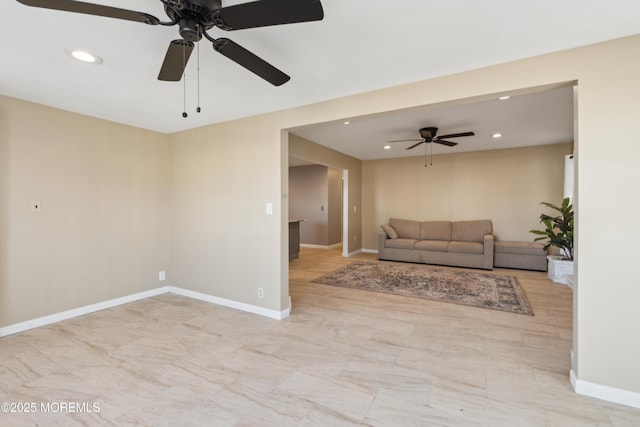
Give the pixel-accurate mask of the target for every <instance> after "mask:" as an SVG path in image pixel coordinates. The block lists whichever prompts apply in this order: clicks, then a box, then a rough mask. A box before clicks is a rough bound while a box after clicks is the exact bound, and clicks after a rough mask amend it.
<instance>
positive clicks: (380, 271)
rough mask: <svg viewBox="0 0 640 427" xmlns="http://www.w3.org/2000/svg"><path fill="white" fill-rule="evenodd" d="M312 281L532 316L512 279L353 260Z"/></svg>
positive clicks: (520, 290)
mask: <svg viewBox="0 0 640 427" xmlns="http://www.w3.org/2000/svg"><path fill="white" fill-rule="evenodd" d="M312 282H315V283H322V284H325V285H333V286H342V287H345V288H354V289H363V290H367V291H376V292H385V293H388V294H395V295H403V296H408V297H416V298H425V299H430V300H435V301H443V302H452V303H456V304H464V305H470V306H473V307H482V308H489V309H492V310H501V311H508V312H510V313H516V314H526V315H529V316H533V310H532V309H531V305H530V304H529V300H528V299H527V296H526V295H525V294H524V292H523V291H522V288H520V284H519V283H518V281H517V280H516V278H515V277H513V276H501V275H497V274H489V273H477V272H475V271H463V270H462V271H461V270H449V269H444V268H439V269H435V268H432V267H428V266H423V265H415V264H403V263H386V262H385V263H374V262H364V261H356V262H353V263H351V264H349V265H347V266H344V267H342V268H339V269H338V270H335V271H333V272H331V273H329V274H326V275H324V276H322V277H318V278H317V279H314V280H312Z"/></svg>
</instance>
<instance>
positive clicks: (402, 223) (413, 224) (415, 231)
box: [389, 218, 420, 240]
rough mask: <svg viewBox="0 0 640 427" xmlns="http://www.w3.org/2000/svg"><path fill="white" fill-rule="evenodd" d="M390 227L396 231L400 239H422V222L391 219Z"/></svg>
mask: <svg viewBox="0 0 640 427" xmlns="http://www.w3.org/2000/svg"><path fill="white" fill-rule="evenodd" d="M389 225H390V226H392V227H393V228H394V230H396V232H397V233H398V237H401V238H403V239H414V240H419V239H420V221H412V220H410V219H397V218H391V219H390V220H389Z"/></svg>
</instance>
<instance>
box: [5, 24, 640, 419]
mask: <svg viewBox="0 0 640 427" xmlns="http://www.w3.org/2000/svg"><path fill="white" fill-rule="evenodd" d="M639 48H640V37H637V36H636V37H629V38H624V39H620V40H615V41H610V42H605V43H600V44H596V45H591V46H586V47H581V48H575V49H571V50H567V51H561V52H556V53H552V54H545V55H541V56H537V57H533V58H528V59H521V60H518V61H514V62H509V63H505V64H501V65H495V66H490V67H486V68H482V69H477V70H472V71H467V72H463V73H459V74H453V75H448V76H445V77H439V78H434V79H427V80H423V81H419V82H415V83H411V84H406V85H402V86H396V87H391V88H387V89H382V90H377V91H373V92H368V93H363V94H359V95H352V96H348V97H345V98H340V99H337V100H331V101H326V102H320V103H316V104H312V105H307V106H303V107H297V108H293V109H289V110H283V111H278V112H274V113H267V114H262V115H258V116H254V117H250V118H245V119H239V120H233V121H228V122H225V123H219V124H215V125H210V126H205V127H201V128H197V129H192V130H188V131H183V132H177V133H173V134H163V133H159V132H153V131H147V130H143V129H139V128H134V127H131V126H126V125H121V124H116V123H113V122H108V121H106V120H101V119H97V118H88V117H85V116H81V115H78V114H74V113H69V112H65V111H61V110H56V109H53V108H50V107H45V106H42V105H37V104H34V103H30V102H27V101H22V100H18V99H14V98H9V97H6V96H2V97H0V153H1V154H2V155H1V156H0V176H1V178H2V179H0V193H1V194H2V197H0V234H1V235H2V236H4V237H3V239H2V241H1V242H0V254H1V256H0V271H1V272H2V273H1V275H0V331H4V332H6V333H9V332H11V331H13V330H12V329H11V327H12V326H13V325H16V324H22V323H25V322H26V323H28V322H30V321H32V320H33V319H38V318H42V317H46V316H52V315H55V314H56V313H61V312H66V311H69V310H74V309H77V308H79V307H85V306H90V305H93V304H99V303H101V302H104V301H111V300H116V299H119V298H124V297H127V296H130V295H138V294H144V295H148V294H150V293H153V292H154V290H156V289H158V288H160V287H163V286H164V284H165V283H169V284H170V285H171V286H173V287H175V288H176V289H177V288H182V289H186V290H188V291H191V292H193V293H197V294H204V295H212V296H216V297H218V298H220V300H221V301H222V302H229V301H232V302H237V303H240V305H241V307H240V308H251V307H259V308H262V309H264V311H265V312H264V313H262V314H265V315H269V316H271V317H275V316H278V315H281V316H283V317H284V316H286V315H287V314H288V313H289V310H290V308H291V307H290V306H289V283H288V256H287V238H286V236H287V231H286V230H287V227H286V224H287V220H288V218H287V217H288V215H287V214H288V209H287V200H286V195H287V179H286V176H287V172H288V171H287V169H288V161H287V159H288V157H289V156H290V155H294V156H296V157H301V158H303V157H305V155H301V153H299V152H293V151H294V150H296V149H295V148H293V149H290V148H289V142H290V141H289V139H290V135H289V134H288V133H287V132H286V129H290V128H294V127H298V126H305V125H309V124H315V123H322V122H328V121H338V120H342V119H344V118H345V117H357V116H364V115H369V114H376V113H381V112H386V111H392V110H397V109H400V108H407V107H411V106H420V105H429V104H435V103H440V102H451V101H456V100H461V99H468V98H471V97H476V96H489V95H491V94H496V93H504V92H508V91H517V90H520V89H522V88H531V87H537V86H544V85H549V84H565V83H567V82H577V83H576V84H577V87H578V90H579V95H578V100H577V103H578V105H577V116H578V119H577V134H576V142H575V147H574V151H575V153H576V166H577V172H576V177H577V181H576V190H577V191H576V212H577V215H578V221H577V233H578V238H577V241H576V248H577V254H578V256H577V263H576V273H577V276H578V280H579V287H578V289H579V291H578V292H577V293H576V294H575V295H574V298H575V305H574V316H575V317H574V351H575V365H574V366H573V370H574V374H575V378H576V380H577V381H576V389H577V390H578V392H580V393H583V394H587V395H592V396H596V397H599V398H603V399H606V400H610V401H614V402H619V403H625V404H628V405H634V406H639V405H638V404H637V402H638V395H639V394H640V384H638V378H639V377H640V376H639V375H636V373H637V372H638V371H637V369H638V366H637V360H638V359H640V348H639V347H638V342H640V338H639V337H638V336H637V334H638V332H637V331H635V330H634V329H633V328H629V325H632V324H636V323H638V319H639V317H638V316H640V314H638V312H637V310H636V309H635V301H637V300H638V297H639V296H640V294H639V292H640V291H639V290H638V287H637V286H636V280H635V277H636V276H635V275H636V272H635V270H634V269H633V265H634V255H635V253H636V251H635V250H634V242H635V241H636V240H637V239H636V238H637V237H639V236H640V229H639V228H638V225H637V224H634V223H630V224H626V227H625V233H611V232H610V229H611V226H610V225H609V224H606V221H603V218H610V217H611V213H612V206H617V205H618V204H619V203H620V196H621V195H622V194H624V193H623V191H624V189H623V188H621V186H623V185H625V184H621V183H630V184H632V183H635V182H638V180H639V174H640V172H639V171H638V168H637V167H636V165H635V159H636V158H637V157H638V155H639V154H640V151H639V150H640V148H639V146H638V144H636V143H635V141H634V138H633V135H634V132H635V121H636V118H637V116H638V113H639V111H638V103H637V100H636V95H635V94H636V93H637V92H638V89H639V86H638V85H639V83H638V79H637V75H639V72H640V60H639V59H638V56H637V55H636V54H635V52H637V51H638V49H639ZM33 123H38V126H37V127H36V126H33ZM613 142H615V145H613ZM312 150H315V153H314V154H309V153H307V154H306V156H307V157H313V159H315V160H316V161H318V162H322V163H325V162H326V163H325V164H331V165H333V166H334V167H339V168H341V169H348V170H349V187H348V190H349V198H350V201H352V204H353V205H354V206H356V212H357V213H360V212H364V211H367V212H368V211H369V209H370V206H365V201H367V203H369V202H372V199H370V198H368V197H367V196H366V195H365V194H363V191H365V190H366V189H367V187H366V186H364V185H363V184H362V181H364V179H365V176H368V175H367V174H370V173H373V170H374V166H375V165H374V164H371V165H370V166H371V169H368V168H369V166H367V165H365V166H364V167H363V166H360V165H358V164H354V162H353V161H352V160H350V159H345V158H340V156H338V155H337V154H336V153H331V152H329V150H325V149H323V148H319V147H313V148H312ZM560 151H562V152H568V151H569V150H568V147H566V146H565V147H563V148H562V150H560ZM558 154H560V153H558ZM310 160H312V159H310ZM411 166H416V169H420V168H422V169H424V168H423V166H422V165H421V164H419V163H415V164H412V165H411ZM422 169H421V170H420V172H419V173H424V172H425V171H424V170H422ZM630 184H629V185H630ZM549 196H552V195H551V194H549ZM540 199H541V197H538V196H536V197H535V200H536V202H539V201H542V200H540ZM34 200H37V201H39V202H41V203H42V212H40V213H34V214H32V213H31V212H30V202H31V201H34ZM266 203H271V204H272V207H273V215H265V204H266ZM463 208H465V209H466V208H467V207H466V206H463ZM461 209H462V208H461ZM456 210H458V209H456ZM417 213H418V212H416V214H417ZM446 213H447V214H448V213H449V212H446ZM378 215H379V216H377V217H374V218H370V219H367V218H366V217H361V216H360V215H356V216H353V215H352V216H350V217H349V221H348V230H349V236H355V237H356V239H355V242H354V241H352V240H351V239H350V240H349V242H348V243H347V246H348V251H349V252H356V251H358V250H360V249H362V248H366V247H372V246H370V244H372V243H371V242H370V241H369V239H370V238H371V233H372V230H373V229H375V228H376V227H378V226H379V224H378V222H379V220H380V219H381V218H383V217H385V216H387V212H383V213H379V214H378ZM638 215H640V205H639V204H638V201H637V200H635V199H634V198H630V199H627V200H626V201H625V216H627V217H632V218H633V217H636V216H638ZM248 247H250V248H251V250H250V252H251V253H255V254H259V256H254V257H251V268H246V264H247V258H248V257H247V248H248ZM608 265H616V266H617V268H616V269H611V268H608V267H607V266H608ZM159 271H166V273H167V275H166V281H163V282H164V283H163V282H161V281H160V280H159V279H158V277H159V276H158V272H159ZM258 287H262V288H264V297H263V298H260V297H259V296H258V293H257V288H258ZM9 329H11V331H10V330H9Z"/></svg>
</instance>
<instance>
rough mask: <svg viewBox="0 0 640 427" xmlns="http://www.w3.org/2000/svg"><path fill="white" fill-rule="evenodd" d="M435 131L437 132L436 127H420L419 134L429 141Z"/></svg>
mask: <svg viewBox="0 0 640 427" xmlns="http://www.w3.org/2000/svg"><path fill="white" fill-rule="evenodd" d="M436 133H438V128H434V127H427V128H422V129H420V136H421V137H423V138H424V139H425V140H426V141H427V142H431V140H432V139H433V138H434V137H435V136H436Z"/></svg>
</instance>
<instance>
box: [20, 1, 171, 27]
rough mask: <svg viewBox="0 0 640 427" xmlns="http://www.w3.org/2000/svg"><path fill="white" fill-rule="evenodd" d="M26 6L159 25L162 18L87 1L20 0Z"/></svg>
mask: <svg viewBox="0 0 640 427" xmlns="http://www.w3.org/2000/svg"><path fill="white" fill-rule="evenodd" d="M18 1H19V2H20V3H22V4H24V5H25V6H33V7H41V8H44V9H53V10H61V11H64V12H75V13H83V14H85V15H96V16H104V17H106V18H116V19H124V20H127V21H135V22H142V23H144V24H149V25H158V23H159V22H160V20H159V19H158V18H156V17H155V16H153V15H149V14H148V13H144V12H135V11H133V10H127V9H120V8H117V7H111V6H104V5H101V4H93V3H85V2H81V1H72V0H18Z"/></svg>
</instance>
